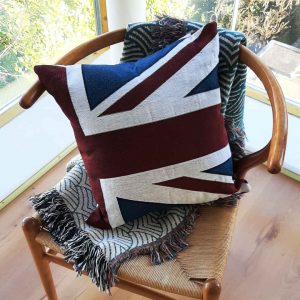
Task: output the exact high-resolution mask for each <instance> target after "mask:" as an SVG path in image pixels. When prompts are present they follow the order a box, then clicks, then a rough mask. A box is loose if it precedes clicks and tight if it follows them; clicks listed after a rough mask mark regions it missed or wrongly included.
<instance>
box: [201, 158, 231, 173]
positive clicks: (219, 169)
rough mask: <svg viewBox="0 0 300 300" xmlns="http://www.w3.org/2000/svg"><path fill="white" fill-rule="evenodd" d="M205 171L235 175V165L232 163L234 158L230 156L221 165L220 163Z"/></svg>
mask: <svg viewBox="0 0 300 300" xmlns="http://www.w3.org/2000/svg"><path fill="white" fill-rule="evenodd" d="M202 172H204V173H210V174H220V175H227V176H232V175H233V165H232V158H229V159H228V160H226V161H225V162H223V163H222V164H221V165H218V166H216V167H214V168H211V169H208V170H205V171H202Z"/></svg>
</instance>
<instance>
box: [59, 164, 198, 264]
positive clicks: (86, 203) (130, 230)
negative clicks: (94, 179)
mask: <svg viewBox="0 0 300 300" xmlns="http://www.w3.org/2000/svg"><path fill="white" fill-rule="evenodd" d="M67 170H68V173H67V174H66V176H65V177H64V178H63V179H62V180H61V181H60V182H59V183H58V184H57V185H56V186H55V189H56V190H57V192H58V193H59V194H60V196H61V197H62V199H63V200H64V203H65V204H66V206H67V208H68V210H69V211H70V213H71V214H72V216H73V218H74V221H75V223H76V226H77V227H78V228H80V229H81V230H83V231H85V232H86V233H87V234H88V236H89V238H90V240H91V241H92V242H93V243H94V244H95V245H97V246H98V247H100V248H101V250H102V251H103V254H104V256H105V258H106V259H107V261H111V260H112V259H115V258H116V257H118V256H119V255H121V254H122V253H125V252H128V251H130V250H133V249H134V248H136V247H140V246H143V245H145V244H150V243H153V242H156V241H157V240H159V239H160V238H163V237H165V236H166V235H167V234H168V233H170V232H171V231H172V230H173V229H175V228H176V227H177V226H178V225H179V224H180V223H181V222H182V221H183V220H184V219H185V218H186V217H187V215H189V214H190V213H191V212H192V210H193V209H194V207H193V206H191V205H185V206H177V207H172V208H171V209H169V210H167V211H164V212H153V213H149V214H147V215H145V216H143V217H141V218H139V219H136V220H134V221H132V222H128V223H127V224H125V225H122V226H119V227H117V228H115V229H109V230H102V229H98V228H94V227H91V226H89V225H87V224H86V223H85V220H86V219H87V218H88V216H89V215H90V214H91V212H92V211H93V210H95V208H96V205H97V204H96V201H95V200H94V199H93V195H92V191H91V187H90V185H89V180H88V177H87V173H86V170H85V167H84V164H83V161H82V160H81V159H75V160H74V161H73V162H72V161H71V162H70V163H69V164H68V167H67Z"/></svg>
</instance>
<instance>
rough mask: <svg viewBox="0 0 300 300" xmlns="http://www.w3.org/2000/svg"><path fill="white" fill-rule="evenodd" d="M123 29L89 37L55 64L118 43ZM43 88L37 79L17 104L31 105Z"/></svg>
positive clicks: (71, 61) (70, 62) (68, 63)
mask: <svg viewBox="0 0 300 300" xmlns="http://www.w3.org/2000/svg"><path fill="white" fill-rule="evenodd" d="M124 36H125V29H118V30H115V31H111V32H108V33H104V34H101V35H99V36H97V37H96V38H94V39H91V40H89V41H87V42H85V43H83V44H81V45H79V46H78V47H76V48H74V49H72V50H71V51H70V52H68V53H67V54H66V55H64V56H63V57H62V58H61V59H59V60H58V61H57V62H56V63H55V64H56V65H73V64H75V63H77V62H78V61H80V60H81V59H83V58H85V57H86V56H88V55H90V54H92V53H94V52H96V51H98V50H101V49H103V48H106V47H108V46H110V45H113V44H117V43H120V42H122V41H123V40H124ZM44 91H45V88H44V87H43V86H42V84H41V83H40V81H39V80H37V81H36V82H35V83H34V84H33V85H32V86H31V87H30V88H29V89H28V90H27V92H26V93H25V94H24V95H23V96H22V98H21V100H20V102H19V104H20V106H21V107H22V108H24V109H27V108H29V107H31V106H32V105H33V104H34V103H35V102H36V101H37V100H38V98H39V97H40V96H41V95H42V94H43V92H44Z"/></svg>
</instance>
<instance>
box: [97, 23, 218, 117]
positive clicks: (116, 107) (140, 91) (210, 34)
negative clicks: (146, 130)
mask: <svg viewBox="0 0 300 300" xmlns="http://www.w3.org/2000/svg"><path fill="white" fill-rule="evenodd" d="M216 34H217V24H216V23H215V22H212V23H209V24H208V25H206V26H205V27H204V28H203V30H202V32H201V34H200V36H199V37H198V38H197V39H196V40H195V41H194V42H192V43H190V44H188V45H187V46H186V47H185V48H183V49H182V50H180V51H179V53H177V54H176V55H175V56H174V57H172V58H171V59H170V60H169V61H168V62H167V63H166V64H164V65H163V66H162V67H161V68H159V69H158V70H157V71H156V72H154V73H153V74H152V75H151V76H149V77H148V78H146V79H145V80H144V81H143V82H142V83H140V84H139V85H137V86H136V87H135V88H133V89H132V90H130V91H129V92H128V93H127V94H126V95H124V96H123V97H122V98H120V99H119V100H118V101H117V102H115V103H114V104H113V105H111V106H110V107H109V108H108V109H106V110H105V111H104V112H103V113H102V114H100V116H104V115H109V114H113V113H118V112H123V111H127V110H131V109H133V108H134V107H136V106H137V105H138V104H140V103H141V102H142V101H144V100H145V99H146V98H147V97H148V96H149V95H151V94H152V93H153V92H154V91H155V90H156V89H157V88H158V87H160V86H161V85H162V84H163V83H164V82H166V81H167V80H168V79H169V78H170V77H171V76H173V75H174V74H175V73H176V72H177V71H178V70H179V69H181V68H182V67H183V66H184V65H185V64H186V63H187V62H189V61H190V60H191V59H192V58H193V57H194V56H195V55H196V54H197V53H199V52H200V51H201V50H202V49H203V48H204V47H205V46H206V45H207V44H208V43H209V42H210V41H211V40H212V39H213V38H214V37H215V36H216Z"/></svg>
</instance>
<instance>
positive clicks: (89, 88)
mask: <svg viewBox="0 0 300 300" xmlns="http://www.w3.org/2000/svg"><path fill="white" fill-rule="evenodd" d="M182 41H183V40H177V41H175V42H173V43H172V44H170V45H168V46H167V47H165V48H163V49H161V50H159V51H157V52H155V53H153V54H151V55H149V56H147V57H145V58H142V59H140V60H138V61H136V62H127V63H122V64H117V65H82V76H83V81H84V85H85V90H86V94H87V98H88V101H89V105H90V109H91V110H93V109H94V108H95V107H96V106H97V105H98V104H100V103H101V102H102V101H104V100H105V99H106V98H107V97H109V96H110V95H111V94H113V93H114V92H115V91H116V90H118V89H119V88H120V87H122V86H123V85H124V84H126V83H127V82H129V81H130V80H132V79H133V78H135V77H137V76H139V75H140V74H141V73H143V72H144V71H145V70H147V69H148V68H150V67H151V66H152V65H153V64H154V63H156V62H157V61H158V60H159V59H161V58H162V57H164V56H165V55H166V54H167V53H168V52H170V51H171V50H172V49H173V48H174V47H176V46H177V45H178V44H179V43H180V42H182Z"/></svg>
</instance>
